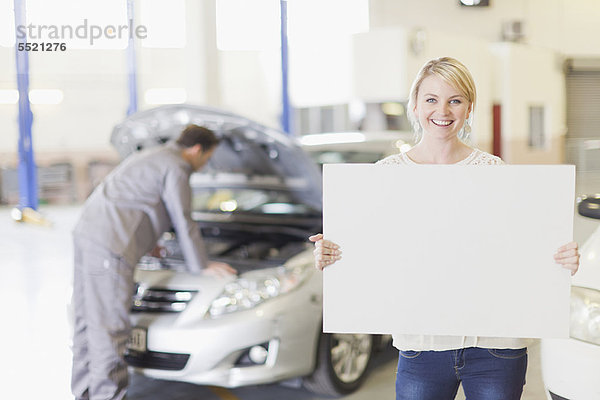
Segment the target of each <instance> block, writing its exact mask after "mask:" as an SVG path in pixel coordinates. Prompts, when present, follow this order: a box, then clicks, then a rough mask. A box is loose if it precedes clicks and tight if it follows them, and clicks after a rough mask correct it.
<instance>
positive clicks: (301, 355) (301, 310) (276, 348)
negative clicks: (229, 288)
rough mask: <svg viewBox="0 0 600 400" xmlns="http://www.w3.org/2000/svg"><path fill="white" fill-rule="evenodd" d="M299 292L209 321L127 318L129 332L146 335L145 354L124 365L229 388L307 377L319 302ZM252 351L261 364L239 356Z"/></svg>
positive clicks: (179, 316)
mask: <svg viewBox="0 0 600 400" xmlns="http://www.w3.org/2000/svg"><path fill="white" fill-rule="evenodd" d="M303 290H310V289H308V288H302V289H299V290H298V291H296V292H295V293H290V294H288V295H286V296H282V298H279V299H276V300H273V301H268V302H265V303H264V304H262V305H260V306H258V307H256V308H254V309H251V310H247V311H240V312H236V313H231V314H226V315H224V316H222V317H219V318H214V319H204V318H202V317H200V318H198V319H197V320H194V319H191V318H190V317H189V316H188V315H184V314H185V313H186V312H187V311H188V310H186V311H184V312H183V313H179V314H151V313H136V314H133V320H132V323H133V326H134V327H137V328H142V329H147V338H146V339H147V349H148V351H149V352H150V353H132V355H133V356H134V359H133V360H130V361H131V362H130V363H131V364H132V365H133V366H134V367H133V368H134V370H135V372H137V373H141V374H143V375H145V376H149V377H153V378H158V379H166V380H177V381H185V382H190V383H196V384H208V385H216V386H222V387H229V388H232V387H239V386H246V385H253V384H263V383H271V382H276V381H280V380H284V379H288V378H291V377H297V376H303V375H307V374H310V373H311V372H312V370H313V369H314V366H315V361H316V358H315V357H316V349H317V345H318V339H319V336H320V332H321V312H322V307H321V301H320V297H318V296H316V297H315V296H310V295H307V293H299V292H302V291H303ZM299 299H312V301H299ZM190 311H191V310H190ZM258 345H262V346H263V347H266V348H267V349H268V351H267V357H266V360H265V362H264V363H263V364H258V365H257V364H252V363H250V362H248V358H247V357H244V356H245V354H247V353H248V351H249V349H250V348H252V347H253V346H258ZM188 355H189V358H188V357H187V356H188ZM244 358H245V362H244V361H241V359H244ZM157 360H158V361H159V362H160V361H162V363H159V364H156V363H155V362H156V361H157ZM140 365H141V366H143V368H140ZM181 366H183V368H181Z"/></svg>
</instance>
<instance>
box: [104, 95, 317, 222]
mask: <svg viewBox="0 0 600 400" xmlns="http://www.w3.org/2000/svg"><path fill="white" fill-rule="evenodd" d="M189 124H196V125H200V126H204V127H206V128H209V129H211V130H213V131H214V132H216V134H217V136H219V137H220V138H221V139H222V140H221V144H219V146H218V147H217V149H216V151H215V153H214V155H213V157H212V158H211V160H210V161H209V163H208V164H207V165H206V166H205V167H204V168H203V169H202V171H200V172H197V173H195V174H194V175H193V176H192V178H191V180H190V182H191V184H192V187H194V188H201V187H255V188H273V189H283V190H286V191H288V190H289V191H290V193H291V194H292V196H293V197H294V198H295V199H296V201H298V202H299V203H302V204H306V205H308V206H310V207H311V208H312V209H314V210H318V211H321V210H322V189H321V174H320V172H319V169H318V167H317V166H316V164H315V163H314V162H313V161H312V160H311V159H310V157H309V156H308V155H307V154H306V153H305V151H304V150H303V149H302V148H301V147H300V145H299V143H298V141H297V140H296V139H295V138H294V137H291V136H288V135H286V134H284V133H282V132H280V131H278V130H275V129H272V128H268V127H266V126H263V125H261V124H259V123H257V122H254V121H252V120H250V119H247V118H245V117H242V116H239V115H235V114H232V113H228V112H224V111H221V110H217V109H213V108H209V107H200V106H194V105H188V104H178V105H166V106H161V107H157V108H153V109H150V110H146V111H141V112H138V113H135V114H133V115H130V116H129V117H127V118H126V119H125V120H124V121H123V122H121V123H120V124H118V125H117V126H116V127H115V128H114V129H113V132H112V136H111V143H112V144H113V146H115V148H116V149H117V151H118V152H119V154H120V155H121V157H123V158H125V157H127V156H128V155H129V154H131V153H133V152H135V151H138V150H141V149H144V148H148V147H152V146H156V145H159V144H162V143H165V142H167V141H169V140H173V139H176V138H177V137H178V136H179V134H180V133H181V131H182V130H183V129H184V128H185V127H186V126H187V125H189Z"/></svg>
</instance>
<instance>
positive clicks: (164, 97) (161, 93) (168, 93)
mask: <svg viewBox="0 0 600 400" xmlns="http://www.w3.org/2000/svg"><path fill="white" fill-rule="evenodd" d="M186 99H187V93H186V91H185V89H183V88H153V89H148V90H146V92H145V93H144V100H145V101H146V103H147V104H181V103H185V101H186Z"/></svg>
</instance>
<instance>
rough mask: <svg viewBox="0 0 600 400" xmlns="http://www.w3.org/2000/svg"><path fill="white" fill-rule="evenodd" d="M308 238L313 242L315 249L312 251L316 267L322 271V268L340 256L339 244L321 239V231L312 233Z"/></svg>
mask: <svg viewBox="0 0 600 400" xmlns="http://www.w3.org/2000/svg"><path fill="white" fill-rule="evenodd" d="M308 240H310V241H311V242H314V244H315V251H313V254H314V255H315V268H316V269H318V270H321V271H323V268H325V267H327V266H328V265H331V264H333V263H334V262H336V261H337V260H339V259H341V258H342V256H341V254H342V251H341V250H340V246H338V245H337V244H335V243H333V242H332V241H330V240H325V239H323V234H322V233H317V234H316V235H312V236H311V237H309V238H308Z"/></svg>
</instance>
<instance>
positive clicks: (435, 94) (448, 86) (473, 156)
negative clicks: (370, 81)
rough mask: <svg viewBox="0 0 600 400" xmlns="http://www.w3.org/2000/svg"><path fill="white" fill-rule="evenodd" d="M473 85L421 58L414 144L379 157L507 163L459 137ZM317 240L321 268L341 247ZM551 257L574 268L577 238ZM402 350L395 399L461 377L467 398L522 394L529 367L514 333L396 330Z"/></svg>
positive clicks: (453, 66)
mask: <svg viewBox="0 0 600 400" xmlns="http://www.w3.org/2000/svg"><path fill="white" fill-rule="evenodd" d="M475 100H476V91H475V84H474V82H473V78H472V77H471V74H470V72H469V71H468V70H467V68H466V67H465V66H464V65H463V64H462V63H460V62H459V61H457V60H455V59H453V58H449V57H443V58H439V59H434V60H431V61H429V62H428V63H426V64H425V65H424V66H423V68H421V70H420V72H419V74H418V75H417V77H416V79H415V81H414V83H413V85H412V88H411V92H410V99H409V102H408V110H409V119H410V121H411V123H412V125H413V127H414V129H415V132H416V134H417V136H418V140H417V141H418V144H417V145H415V146H414V147H413V148H412V149H411V150H410V151H408V152H407V153H401V154H396V155H392V156H389V157H387V158H385V159H383V160H380V161H378V162H377V164H399V165H414V164H463V165H500V164H504V162H503V161H502V160H501V159H500V158H498V157H496V156H493V155H491V154H489V153H486V152H483V151H481V150H478V149H474V148H471V147H469V146H468V145H467V144H465V143H464V142H463V141H462V140H461V139H464V137H465V136H466V135H467V134H468V133H469V132H470V129H471V128H470V124H471V119H472V118H471V117H472V113H473V108H474V106H475ZM309 239H310V240H311V241H312V242H315V251H314V254H315V265H316V267H317V268H318V269H320V270H322V269H323V268H325V267H326V266H328V265H331V264H333V263H335V262H336V261H337V260H339V259H340V258H341V249H340V247H339V246H338V245H337V244H335V243H333V242H331V241H329V240H325V239H324V238H323V235H322V234H317V235H313V236H311V237H310V238H309ZM554 259H555V261H556V262H557V263H558V264H560V265H561V266H562V267H564V268H567V269H569V270H570V271H571V274H574V273H575V272H576V271H577V268H578V267H579V252H578V246H577V243H575V242H571V243H568V244H566V245H564V246H562V247H561V248H559V249H558V251H557V253H556V254H555V255H554ZM393 338H394V346H395V347H396V348H398V349H399V351H400V356H399V360H398V371H397V375H396V399H397V400H400V399H410V400H425V399H431V400H446V399H454V398H455V396H456V393H457V391H458V387H459V385H460V383H461V382H462V385H463V390H464V392H465V395H466V397H467V398H468V399H469V400H512V399H520V398H521V393H522V392H523V385H524V384H525V371H526V369H527V344H528V342H529V340H527V339H518V338H493V337H467V336H465V337H459V336H430V335H394V336H393Z"/></svg>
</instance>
